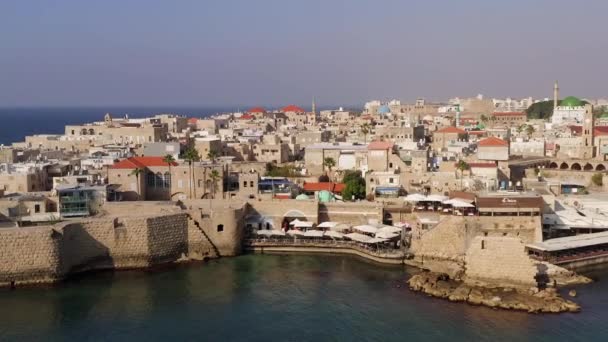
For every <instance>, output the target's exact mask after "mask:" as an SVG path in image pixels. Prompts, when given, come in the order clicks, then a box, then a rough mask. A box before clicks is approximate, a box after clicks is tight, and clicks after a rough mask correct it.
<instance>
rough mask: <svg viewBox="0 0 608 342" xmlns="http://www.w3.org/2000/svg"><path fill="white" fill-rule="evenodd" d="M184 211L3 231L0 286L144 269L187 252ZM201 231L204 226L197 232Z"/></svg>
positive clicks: (0, 243) (1, 233) (0, 252)
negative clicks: (104, 272)
mask: <svg viewBox="0 0 608 342" xmlns="http://www.w3.org/2000/svg"><path fill="white" fill-rule="evenodd" d="M189 233H192V234H195V233H196V232H191V231H190V230H189V229H188V217H187V214H186V213H177V214H165V215H144V216H131V217H124V218H116V217H107V218H99V219H86V220H81V221H76V222H69V223H62V224H59V225H55V226H45V227H36V228H11V229H3V230H0V286H8V285H19V284H27V283H46V282H53V281H57V280H60V279H63V278H65V277H66V276H68V275H70V274H74V273H79V272H83V271H88V270H99V269H124V268H141V267H149V266H153V265H158V264H163V263H168V262H174V261H177V260H178V259H180V258H181V257H182V256H185V255H187V253H188V241H189V238H188V235H189ZM198 234H202V233H200V231H199V232H198Z"/></svg>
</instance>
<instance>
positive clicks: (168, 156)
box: [163, 154, 175, 192]
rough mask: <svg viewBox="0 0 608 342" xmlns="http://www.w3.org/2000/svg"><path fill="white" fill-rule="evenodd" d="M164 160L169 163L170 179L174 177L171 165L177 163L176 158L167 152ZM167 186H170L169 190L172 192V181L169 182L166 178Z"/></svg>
mask: <svg viewBox="0 0 608 342" xmlns="http://www.w3.org/2000/svg"><path fill="white" fill-rule="evenodd" d="M163 162H165V163H167V166H168V167H169V177H171V178H169V179H173V176H172V175H171V165H173V163H175V158H173V156H172V155H170V154H167V155H166V156H164V157H163ZM164 186H165V187H167V188H169V192H171V182H170V181H169V182H167V180H166V179H165V184H164Z"/></svg>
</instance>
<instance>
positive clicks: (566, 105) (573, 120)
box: [551, 96, 588, 125]
mask: <svg viewBox="0 0 608 342" xmlns="http://www.w3.org/2000/svg"><path fill="white" fill-rule="evenodd" d="M585 104H586V103H585V102H584V101H582V100H581V99H579V98H577V97H574V96H568V97H566V98H564V99H563V100H561V101H559V105H558V106H557V107H555V108H553V117H551V122H552V123H553V124H554V125H560V124H564V123H569V124H579V125H580V124H582V123H583V120H585V112H586V111H587V110H588V109H586V108H585Z"/></svg>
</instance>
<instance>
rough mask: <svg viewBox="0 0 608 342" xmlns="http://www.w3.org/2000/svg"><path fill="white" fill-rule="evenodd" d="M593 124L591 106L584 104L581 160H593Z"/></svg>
mask: <svg viewBox="0 0 608 342" xmlns="http://www.w3.org/2000/svg"><path fill="white" fill-rule="evenodd" d="M594 128H595V127H594V123H593V106H592V105H590V104H585V119H584V120H583V134H582V137H583V145H584V151H583V156H582V157H583V158H584V159H588V158H593V157H594V150H595V149H594V147H593V138H594V132H593V131H594Z"/></svg>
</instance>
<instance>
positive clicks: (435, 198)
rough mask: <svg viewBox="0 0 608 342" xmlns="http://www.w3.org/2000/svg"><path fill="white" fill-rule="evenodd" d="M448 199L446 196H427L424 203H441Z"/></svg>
mask: <svg viewBox="0 0 608 342" xmlns="http://www.w3.org/2000/svg"><path fill="white" fill-rule="evenodd" d="M447 199H448V197H447V196H442V195H428V196H427V197H426V200H425V201H429V202H443V201H445V200H447Z"/></svg>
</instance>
